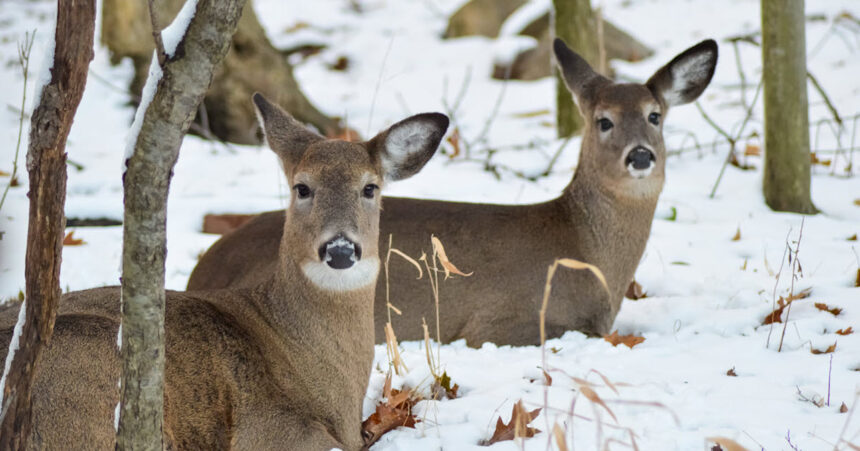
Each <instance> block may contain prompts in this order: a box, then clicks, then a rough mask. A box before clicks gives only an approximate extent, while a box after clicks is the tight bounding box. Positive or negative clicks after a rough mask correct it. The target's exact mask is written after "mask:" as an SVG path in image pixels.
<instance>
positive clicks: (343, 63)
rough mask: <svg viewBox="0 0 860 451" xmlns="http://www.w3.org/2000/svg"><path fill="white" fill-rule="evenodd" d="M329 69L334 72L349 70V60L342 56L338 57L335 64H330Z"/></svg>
mask: <svg viewBox="0 0 860 451" xmlns="http://www.w3.org/2000/svg"><path fill="white" fill-rule="evenodd" d="M328 68H329V69H331V70H334V71H338V72H343V71H345V70H347V69H349V58H347V57H346V56H343V55H341V56H339V57H337V60H335V62H334V64H329V66H328Z"/></svg>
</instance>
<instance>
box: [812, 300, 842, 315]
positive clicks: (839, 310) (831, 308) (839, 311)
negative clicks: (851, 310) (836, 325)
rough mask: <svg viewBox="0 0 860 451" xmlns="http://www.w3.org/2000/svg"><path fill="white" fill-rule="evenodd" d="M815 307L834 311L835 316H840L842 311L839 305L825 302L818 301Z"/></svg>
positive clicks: (823, 310)
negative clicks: (829, 305) (832, 305)
mask: <svg viewBox="0 0 860 451" xmlns="http://www.w3.org/2000/svg"><path fill="white" fill-rule="evenodd" d="M815 308H817V309H818V310H821V311H822V312H829V313H832V314H833V316H839V314H840V313H842V309H841V308H839V307H828V306H827V304H825V303H823V302H816V303H815Z"/></svg>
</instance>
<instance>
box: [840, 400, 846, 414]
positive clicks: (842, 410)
mask: <svg viewBox="0 0 860 451" xmlns="http://www.w3.org/2000/svg"><path fill="white" fill-rule="evenodd" d="M847 411H848V406H846V405H845V403H844V402H843V403H842V405H841V406H839V413H845V412H847Z"/></svg>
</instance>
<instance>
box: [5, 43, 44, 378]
mask: <svg viewBox="0 0 860 451" xmlns="http://www.w3.org/2000/svg"><path fill="white" fill-rule="evenodd" d="M35 40H36V30H33V31H32V32H24V42H23V43H21V42H19V43H18V64H20V65H21V72H23V74H24V89H23V90H22V93H21V114H20V115H18V142H17V143H16V144H15V159H14V160H12V175H11V176H10V177H9V183H8V184H7V185H6V189H4V190H3V197H2V198H0V210H2V209H3V204H4V203H5V202H6V195H7V194H9V188H11V187H12V184H13V183H17V180H18V155H19V154H20V150H21V136H22V135H23V134H24V106H25V105H26V103H27V78H28V76H29V73H30V51H31V50H32V49H33V42H35ZM0 389H2V387H0Z"/></svg>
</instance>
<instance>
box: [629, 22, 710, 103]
mask: <svg viewBox="0 0 860 451" xmlns="http://www.w3.org/2000/svg"><path fill="white" fill-rule="evenodd" d="M717 57H718V50H717V43H716V42H715V41H714V40H713V39H707V40H704V41H702V42H700V43H698V44H696V45H694V46H693V47H690V48H689V49H687V50H684V51H683V52H681V53H680V54H679V55H678V56H676V57H675V58H673V59H672V61H669V63H668V64H666V65H665V66H663V67H661V68H660V69H659V70H657V72H655V73H654V75H652V76H651V78H650V79H648V81H647V82H646V83H645V85H646V86H647V87H648V89H650V90H651V92H652V93H654V95H655V96H656V97H658V98H661V99H663V100H664V101H665V102H666V105H667V106H675V105H683V104H685V103H690V102H692V101H694V100H696V99H697V98H698V97H699V96H700V95H701V94H702V92H704V91H705V88H707V87H708V84H709V83H710V82H711V79H712V78H713V77H714V71H715V70H716V68H717Z"/></svg>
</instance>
